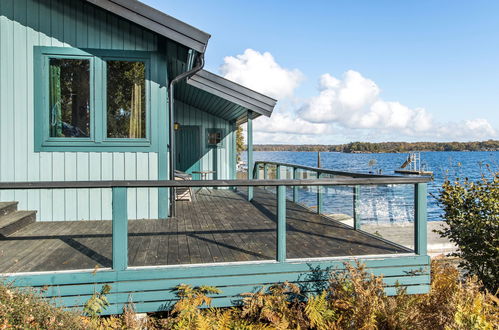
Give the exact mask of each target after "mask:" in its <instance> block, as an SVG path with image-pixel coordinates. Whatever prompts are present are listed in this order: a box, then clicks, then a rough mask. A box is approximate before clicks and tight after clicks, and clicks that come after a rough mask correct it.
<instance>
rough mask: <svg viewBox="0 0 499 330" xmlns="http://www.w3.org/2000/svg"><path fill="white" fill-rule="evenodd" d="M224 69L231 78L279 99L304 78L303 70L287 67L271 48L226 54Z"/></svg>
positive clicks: (222, 71)
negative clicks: (274, 54)
mask: <svg viewBox="0 0 499 330" xmlns="http://www.w3.org/2000/svg"><path fill="white" fill-rule="evenodd" d="M220 73H221V74H222V76H223V77H225V78H227V79H229V80H232V81H235V82H237V83H239V84H241V85H243V86H246V87H248V88H251V89H253V90H255V91H258V92H260V93H263V94H265V95H268V96H270V97H273V98H275V99H278V100H279V99H282V98H286V97H290V96H292V95H293V92H294V90H295V89H296V87H298V85H299V84H300V82H301V81H302V79H303V74H302V73H301V72H300V71H299V70H297V69H292V70H290V69H286V68H283V67H281V66H280V65H279V64H278V63H277V62H276V61H275V59H274V57H273V56H272V54H270V53H269V52H264V53H260V52H258V51H256V50H253V49H246V50H245V51H244V53H243V54H239V55H236V56H226V57H225V58H224V64H222V66H221V67H220Z"/></svg>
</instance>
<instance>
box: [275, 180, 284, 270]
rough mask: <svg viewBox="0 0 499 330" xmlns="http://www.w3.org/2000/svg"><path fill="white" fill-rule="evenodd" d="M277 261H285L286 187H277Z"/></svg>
mask: <svg viewBox="0 0 499 330" xmlns="http://www.w3.org/2000/svg"><path fill="white" fill-rule="evenodd" d="M277 261H278V262H285V261H286V186H278V187H277Z"/></svg>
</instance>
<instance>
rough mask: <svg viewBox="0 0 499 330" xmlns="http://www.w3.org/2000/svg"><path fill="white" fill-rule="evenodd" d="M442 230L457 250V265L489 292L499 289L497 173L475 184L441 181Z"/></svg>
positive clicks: (441, 232)
mask: <svg viewBox="0 0 499 330" xmlns="http://www.w3.org/2000/svg"><path fill="white" fill-rule="evenodd" d="M437 199H438V201H439V203H440V204H441V205H442V207H443V209H444V215H443V218H444V220H445V223H446V227H445V228H443V229H442V230H439V231H437V232H438V233H439V234H440V235H441V236H442V237H447V238H448V239H449V240H450V241H451V242H454V243H455V244H456V245H457V246H458V247H459V250H458V252H456V253H454V255H455V256H457V257H459V258H460V259H461V260H462V261H461V263H460V266H461V267H462V268H463V269H465V270H466V271H467V272H468V273H469V274H471V275H476V276H477V277H478V279H479V280H480V281H482V283H483V285H484V287H485V288H486V289H488V290H489V291H490V292H492V293H497V292H498V290H499V277H498V276H497V275H498V274H499V172H496V173H493V175H492V178H487V177H486V176H483V177H482V179H481V180H479V181H477V182H473V181H470V180H468V179H464V180H460V179H456V180H455V181H454V182H450V181H448V180H447V181H445V182H444V184H443V186H442V190H441V192H440V196H439V197H438V198H437Z"/></svg>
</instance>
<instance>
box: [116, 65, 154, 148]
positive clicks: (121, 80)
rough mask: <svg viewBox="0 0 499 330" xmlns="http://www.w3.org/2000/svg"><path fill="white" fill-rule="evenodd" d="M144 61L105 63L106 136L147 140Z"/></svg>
mask: <svg viewBox="0 0 499 330" xmlns="http://www.w3.org/2000/svg"><path fill="white" fill-rule="evenodd" d="M145 70H146V67H145V64H144V62H131V61H107V137H108V138H128V139H139V138H142V139H143V138H145V137H146V135H145V134H146V126H145V125H146V107H145V100H146V94H145Z"/></svg>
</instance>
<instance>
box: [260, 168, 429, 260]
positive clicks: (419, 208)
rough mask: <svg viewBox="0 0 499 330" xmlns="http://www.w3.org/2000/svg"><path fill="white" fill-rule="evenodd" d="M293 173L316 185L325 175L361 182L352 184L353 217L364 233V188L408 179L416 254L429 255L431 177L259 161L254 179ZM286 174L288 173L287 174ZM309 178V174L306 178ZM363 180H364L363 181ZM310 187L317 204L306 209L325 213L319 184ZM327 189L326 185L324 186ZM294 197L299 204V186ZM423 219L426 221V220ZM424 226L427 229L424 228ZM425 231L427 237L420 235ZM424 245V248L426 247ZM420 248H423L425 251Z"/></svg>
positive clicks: (294, 176) (354, 223) (294, 192)
mask: <svg viewBox="0 0 499 330" xmlns="http://www.w3.org/2000/svg"><path fill="white" fill-rule="evenodd" d="M283 168H285V169H289V170H291V171H290V172H291V179H292V180H304V179H303V178H301V176H300V172H303V174H305V175H306V174H311V175H308V176H309V177H310V178H306V179H305V180H306V181H307V182H313V181H315V180H318V179H325V177H326V176H328V177H329V178H330V180H334V181H336V180H345V182H346V181H348V179H359V180H358V182H359V184H352V185H351V186H352V188H351V189H352V218H353V227H354V229H355V230H361V216H360V212H359V209H360V200H361V189H360V187H361V186H362V185H369V184H368V183H367V182H378V183H377V184H376V185H382V183H380V182H385V183H383V184H386V185H391V184H400V183H401V181H400V179H402V180H407V181H406V182H407V183H409V184H410V183H413V184H414V240H415V242H414V247H415V251H416V253H417V254H426V220H427V219H426V218H427V211H426V204H427V185H426V183H427V182H429V181H431V178H427V177H421V176H411V177H401V176H397V175H382V174H368V173H356V172H347V171H337V170H332V169H327V168H320V167H312V166H305V165H299V164H291V163H283V162H273V161H256V162H255V163H254V168H253V178H254V179H256V180H258V179H263V180H268V179H269V178H270V177H271V176H273V177H274V178H275V179H277V180H281V177H282V169H283ZM262 172H263V175H262ZM286 173H287V172H286ZM306 176H307V175H306ZM360 179H362V180H360ZM310 186H317V192H316V203H315V205H314V206H312V207H310V206H307V205H304V206H306V207H309V208H312V209H315V210H316V212H317V213H318V214H323V206H324V195H323V191H322V190H321V189H320V186H319V185H315V184H311V185H310ZM325 186H327V185H325ZM292 189H293V191H292V198H291V200H292V201H293V202H294V203H298V201H299V186H298V185H296V186H293V187H292ZM423 218H424V219H423ZM423 226H424V228H423ZM422 231H424V235H423V234H421V232H422ZM423 246H424V247H423ZM421 249H424V251H422V250H421Z"/></svg>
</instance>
